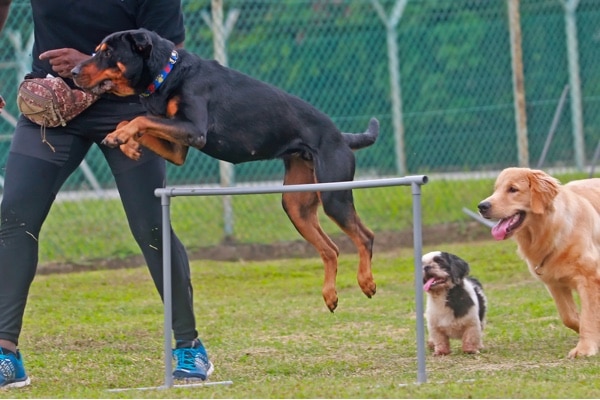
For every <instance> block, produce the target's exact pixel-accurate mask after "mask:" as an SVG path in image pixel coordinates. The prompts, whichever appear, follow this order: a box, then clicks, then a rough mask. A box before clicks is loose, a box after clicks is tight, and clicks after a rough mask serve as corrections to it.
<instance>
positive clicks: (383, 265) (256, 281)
mask: <svg viewBox="0 0 600 400" xmlns="http://www.w3.org/2000/svg"><path fill="white" fill-rule="evenodd" d="M431 250H445V251H450V252H453V253H455V254H459V255H460V256H461V257H463V258H464V259H466V260H468V261H469V262H470V264H471V269H472V275H474V276H476V277H477V278H479V279H480V280H481V281H482V282H483V285H484V289H485V291H486V294H487V297H488V302H489V313H488V319H487V325H486V328H485V335H484V345H485V349H484V350H483V351H482V352H481V354H478V355H464V354H462V353H461V352H460V344H459V342H458V341H453V342H452V350H453V354H451V355H449V356H446V357H433V356H432V355H431V354H430V353H428V354H427V359H426V368H427V383H426V384H421V385H418V384H416V383H415V382H416V379H417V378H416V368H417V365H416V327H415V303H414V302H415V299H414V282H413V270H414V259H413V251H412V249H400V250H398V251H395V252H390V253H377V254H375V255H374V257H373V268H374V269H373V271H374V275H375V279H376V282H377V284H378V286H377V288H378V290H377V294H376V295H375V296H374V297H373V298H372V299H367V298H366V297H365V296H364V295H363V294H362V292H361V291H360V289H359V288H358V285H357V284H356V278H355V273H356V262H357V260H356V258H355V257H354V256H347V257H346V256H344V257H342V258H341V261H340V266H339V271H338V281H337V282H338V284H337V288H338V294H339V297H340V303H339V307H338V310H337V311H336V312H335V313H334V314H332V313H330V312H329V311H328V310H327V309H326V307H325V305H324V303H323V300H322V298H321V288H320V285H321V283H322V277H323V271H322V266H321V262H320V260H318V259H303V260H292V259H289V260H274V261H268V262H232V263H229V262H207V261H201V262H195V263H193V265H192V279H193V284H194V288H195V294H196V299H195V308H196V312H197V316H198V329H199V331H200V335H201V337H202V339H203V341H204V342H205V344H206V346H207V348H208V350H209V354H210V356H211V359H212V361H213V362H214V364H215V373H214V375H213V377H212V381H215V382H217V381H228V380H231V381H233V384H232V385H230V386H213V387H204V388H187V389H183V388H177V389H170V390H168V391H164V390H155V391H152V390H151V391H126V392H116V393H115V392H108V391H106V390H107V389H113V388H137V387H150V386H160V385H162V384H163V368H164V364H163V355H162V349H163V347H162V343H163V342H162V340H163V339H162V305H161V304H160V300H159V297H158V295H157V293H156V291H155V289H154V287H153V285H152V282H151V280H150V278H149V274H148V272H147V271H146V269H145V268H134V269H127V270H112V271H94V272H89V273H82V274H67V275H49V276H38V277H37V278H36V280H35V281H34V283H33V286H32V288H31V295H30V300H29V303H28V308H27V312H26V315H25V321H24V332H23V336H22V338H21V350H22V351H23V354H24V357H25V362H26V366H27V370H28V373H29V374H30V375H31V378H32V381H33V383H32V385H31V386H29V387H28V388H25V389H22V390H11V391H10V392H6V394H5V395H6V396H9V397H16V398H165V397H175V398H500V397H501V398H597V397H598V396H600V384H599V383H598V380H597V379H596V377H597V376H598V373H599V372H600V370H599V367H598V362H597V358H598V357H592V358H589V359H577V360H568V359H567V358H566V354H567V352H568V351H569V350H570V349H571V348H572V347H573V346H574V345H575V343H576V342H577V335H576V334H575V333H574V332H572V331H570V330H569V329H567V328H566V327H564V326H563V325H562V324H561V322H560V321H559V319H558V316H557V312H556V309H555V307H554V304H553V302H552V300H551V298H550V296H549V295H548V293H547V292H546V290H545V289H544V287H543V285H542V284H541V283H540V282H539V281H537V280H535V279H534V278H533V277H532V276H530V274H529V272H528V271H527V268H526V266H525V264H524V262H523V261H522V260H520V259H519V258H518V256H517V255H516V252H515V244H514V243H513V242H512V241H506V242H491V241H490V242H487V241H486V242H467V243H462V244H447V245H440V246H436V247H435V248H433V247H426V248H425V249H424V251H431Z"/></svg>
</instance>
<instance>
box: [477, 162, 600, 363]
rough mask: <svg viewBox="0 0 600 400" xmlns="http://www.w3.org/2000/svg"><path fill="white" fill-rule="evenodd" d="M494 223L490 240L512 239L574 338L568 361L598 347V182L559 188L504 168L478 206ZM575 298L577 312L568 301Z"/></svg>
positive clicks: (544, 178)
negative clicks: (574, 296)
mask: <svg viewBox="0 0 600 400" xmlns="http://www.w3.org/2000/svg"><path fill="white" fill-rule="evenodd" d="M478 208H479V213H480V214H481V215H482V216H483V217H484V218H489V219H498V220H499V222H498V223H497V224H496V226H494V227H493V228H492V235H493V236H494V238H495V239H496V240H504V239H508V238H509V237H512V238H514V239H515V241H516V242H517V245H518V253H519V255H520V256H521V257H522V258H523V259H524V260H525V261H526V262H527V265H528V267H529V271H530V272H531V274H532V275H533V276H535V277H536V278H538V279H540V280H541V281H542V282H543V283H544V284H545V285H546V287H547V289H548V291H549V292H550V295H551V296H552V298H553V299H554V302H555V303H556V307H557V309H558V313H559V315H560V318H561V319H562V322H563V323H564V324H565V325H566V326H567V327H569V328H571V329H573V330H574V331H575V332H578V333H579V342H578V343H577V346H575V348H574V349H572V350H571V351H570V352H569V357H570V358H575V357H577V356H593V355H595V354H597V353H598V348H599V346H600V179H597V178H595V179H582V180H578V181H573V182H569V183H567V184H565V185H561V183H560V182H559V181H558V180H557V179H556V178H553V177H552V176H550V175H548V174H547V173H545V172H543V171H540V170H533V169H528V168H507V169H505V170H504V171H502V172H501V173H500V175H499V176H498V178H497V180H496V184H495V188H494V192H493V194H492V195H491V196H490V197H488V198H487V199H485V200H483V201H482V202H481V203H479V205H478ZM573 291H576V292H577V294H578V295H579V299H580V303H581V313H579V312H578V307H577V305H576V303H575V301H574V299H573Z"/></svg>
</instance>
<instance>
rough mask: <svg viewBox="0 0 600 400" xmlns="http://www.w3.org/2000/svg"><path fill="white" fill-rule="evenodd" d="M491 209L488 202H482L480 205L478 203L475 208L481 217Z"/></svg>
mask: <svg viewBox="0 0 600 400" xmlns="http://www.w3.org/2000/svg"><path fill="white" fill-rule="evenodd" d="M491 207H492V205H491V204H490V202H489V201H482V202H481V203H479V204H478V205H477V208H478V209H479V213H480V214H481V215H483V214H484V213H486V212H488V211H489V210H490V208H491Z"/></svg>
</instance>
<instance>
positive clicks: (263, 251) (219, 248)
mask: <svg viewBox="0 0 600 400" xmlns="http://www.w3.org/2000/svg"><path fill="white" fill-rule="evenodd" d="M422 237H423V245H436V244H441V243H459V242H471V241H478V240H484V239H489V238H490V231H489V228H487V227H485V226H483V225H481V224H480V223H478V222H475V221H470V222H462V223H448V224H443V225H436V226H430V227H423V229H422ZM332 239H333V240H334V241H335V242H336V244H337V245H338V246H339V248H340V251H341V252H342V253H353V252H354V251H355V248H354V244H353V243H352V242H351V241H350V239H349V238H348V237H347V236H343V235H341V236H333V237H332ZM412 247H413V230H409V231H399V232H377V233H376V234H375V246H374V251H375V252H384V251H390V250H395V249H399V248H412ZM317 256H318V255H317V253H316V251H315V249H314V248H313V247H312V246H311V245H310V244H308V243H306V242H304V241H302V240H297V241H291V242H280V243H272V244H246V243H223V244H220V245H216V246H210V247H202V248H198V249H192V250H191V251H189V257H190V259H191V260H217V261H239V260H249V261H260V260H272V259H278V258H307V257H317ZM141 265H144V259H143V258H142V256H141V255H139V256H131V257H126V258H118V259H100V260H90V261H87V262H85V263H48V264H43V265H40V266H39V267H38V273H39V274H53V273H68V272H80V271H93V270H101V269H119V268H133V267H139V266H141Z"/></svg>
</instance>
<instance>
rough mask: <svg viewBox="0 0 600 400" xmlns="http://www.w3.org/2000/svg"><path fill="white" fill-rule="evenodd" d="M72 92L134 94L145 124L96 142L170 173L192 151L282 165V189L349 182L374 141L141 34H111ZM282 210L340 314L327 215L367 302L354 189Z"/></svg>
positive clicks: (367, 256)
mask: <svg viewBox="0 0 600 400" xmlns="http://www.w3.org/2000/svg"><path fill="white" fill-rule="evenodd" d="M72 73H73V78H74V81H75V83H76V84H77V85H78V86H80V87H81V88H83V89H85V90H88V91H90V92H93V93H96V94H100V93H104V92H109V93H113V94H116V95H118V96H128V95H139V96H140V98H141V102H142V104H143V105H144V106H145V108H146V110H147V115H145V116H140V117H137V118H134V119H133V120H131V121H124V122H122V123H120V124H119V125H118V127H117V129H116V130H115V131H114V132H111V133H110V134H108V135H107V136H106V138H105V139H104V141H103V143H104V144H105V145H107V146H110V147H117V146H120V147H121V150H122V151H123V152H124V153H125V154H126V155H127V156H128V157H130V158H132V159H138V158H139V156H140V154H141V153H140V151H141V147H140V145H141V146H144V147H147V148H149V149H150V150H152V151H154V152H156V153H157V154H159V155H160V156H162V157H164V158H165V159H167V160H169V161H171V162H172V163H174V164H177V165H181V164H183V163H184V161H185V158H186V155H187V151H188V148H189V147H194V148H196V149H198V150H200V151H202V152H204V153H206V154H208V155H209V156H212V157H214V158H217V159H219V160H225V161H228V162H231V163H234V164H237V163H242V162H248V161H257V160H266V159H275V158H280V159H283V162H284V165H285V177H284V184H286V185H293V184H309V183H316V182H321V183H325V182H342V181H351V180H353V179H354V170H355V158H354V153H353V150H357V149H361V148H363V147H367V146H370V145H371V144H373V143H374V142H375V140H376V139H377V136H378V134H379V122H378V121H377V119H375V118H372V119H371V121H370V123H369V126H368V129H367V131H366V132H364V133H362V134H349V133H342V132H341V131H340V130H339V129H338V128H337V127H336V126H335V124H334V123H333V121H332V120H331V119H330V118H329V117H328V116H327V115H326V114H324V113H323V112H321V111H319V110H318V109H316V108H315V107H314V106H312V105H311V104H309V103H307V102H306V101H304V100H302V99H300V98H298V97H296V96H293V95H290V94H288V93H286V92H284V91H282V90H280V89H278V88H276V87H274V86H272V85H269V84H267V83H265V82H261V81H259V80H257V79H254V78H252V77H250V76H248V75H245V74H243V73H241V72H238V71H235V70H233V69H230V68H226V67H224V66H222V65H220V64H219V63H217V62H216V61H209V60H205V59H202V58H200V57H198V56H196V55H194V54H192V53H190V52H188V51H186V50H183V49H176V48H175V46H174V44H173V43H172V42H170V41H168V40H166V39H164V38H162V37H160V36H159V35H157V34H156V33H154V32H150V31H148V30H144V29H138V30H130V31H123V32H117V33H113V34H111V35H109V36H107V37H106V38H105V39H104V40H103V41H102V43H101V44H100V45H99V46H98V47H97V49H96V53H95V55H94V56H93V57H91V58H90V59H88V60H86V61H84V62H82V63H81V64H79V65H78V66H76V67H75V68H74V69H73V71H72ZM282 203H283V208H284V210H285V212H286V213H287V215H288V217H289V218H290V220H291V221H292V223H293V224H294V226H295V227H296V229H297V230H298V232H300V234H301V235H302V236H303V237H304V238H305V239H306V240H307V241H308V242H310V243H311V244H312V245H313V246H314V247H315V248H316V249H317V251H318V252H319V254H320V256H321V258H322V260H323V263H324V266H325V282H324V286H323V298H324V300H325V303H326V305H327V307H328V308H329V310H331V311H333V310H335V308H336V307H337V302H338V297H337V292H336V289H335V279H336V273H337V257H338V254H339V249H338V247H337V246H336V244H335V243H334V242H333V241H332V240H331V239H330V238H329V236H327V234H325V232H323V230H322V229H321V226H320V224H319V220H318V216H317V208H318V206H319V203H322V205H323V209H324V211H325V213H326V214H327V215H328V216H329V217H330V218H331V219H332V220H333V221H335V222H336V223H337V224H338V225H339V226H340V228H341V229H342V230H343V231H344V232H345V233H346V234H347V235H348V236H349V237H350V238H351V239H352V241H353V242H354V244H355V245H356V247H357V249H358V253H359V256H360V263H359V267H358V283H359V285H360V287H361V289H362V291H363V293H364V294H365V295H366V296H368V297H371V296H373V295H374V294H375V290H376V285H375V282H374V281H373V275H372V272H371V256H372V250H373V240H374V235H373V232H372V231H371V230H369V228H367V227H366V226H365V225H364V224H363V223H362V222H361V220H360V218H359V217H358V215H357V213H356V210H355V207H354V200H353V197H352V191H351V190H340V191H334V192H329V191H328V192H312V193H306V192H302V193H285V194H283V200H282Z"/></svg>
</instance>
